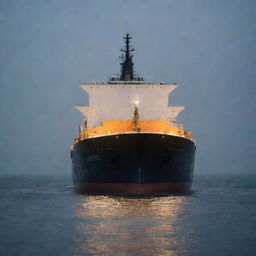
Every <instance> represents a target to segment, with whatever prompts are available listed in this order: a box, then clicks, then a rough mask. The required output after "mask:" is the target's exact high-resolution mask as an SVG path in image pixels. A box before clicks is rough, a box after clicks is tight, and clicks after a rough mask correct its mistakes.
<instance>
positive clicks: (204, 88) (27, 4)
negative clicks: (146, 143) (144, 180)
mask: <svg viewBox="0 0 256 256" xmlns="http://www.w3.org/2000/svg"><path fill="white" fill-rule="evenodd" d="M125 33H130V34H131V35H132V37H133V39H132V44H133V46H134V47H135V53H134V55H135V57H134V62H135V70H136V71H137V73H138V74H139V75H140V76H142V77H144V79H145V80H146V81H148V82H161V81H165V82H178V83H179V85H180V87H179V88H177V89H176V90H175V91H174V92H173V93H172V94H171V97H170V102H171V104H184V105H185V107H186V109H185V110H184V111H183V112H182V113H181V114H180V116H179V119H178V120H179V122H181V123H183V124H184V125H185V128H186V129H188V130H191V131H192V133H193V136H194V138H195V139H196V142H197V152H196V165H195V172H196V173H198V174H201V173H226V174H228V173H240V172H241V173H255V171H256V170H255V166H256V164H255V162H256V149H255V148H256V147H255V145H256V121H255V119H256V1H255V0H252V1H249V0H232V1H230V0H207V1H206V0H144V1H142V0H127V1H121V0H108V1H104V0H101V1H100V0H90V1H89V0H37V1H35V0H16V1H15V0H0V36H1V39H0V61H1V66H0V97H1V98H0V120H1V121H0V145H1V148H0V172H1V173H7V174H23V173H29V174H46V173H47V174H48V173H53V174H70V173H71V161H70V145H71V144H72V142H73V138H74V137H75V136H77V131H78V129H77V126H78V124H80V123H81V122H82V116H81V114H80V113H79V112H78V111H77V110H75V109H74V106H75V105H77V104H86V102H87V96H86V94H85V93H84V92H83V91H82V90H81V88H80V87H79V82H80V81H81V82H89V81H92V80H95V81H98V82H104V81H107V79H108V77H109V76H111V75H113V74H114V73H117V72H119V70H120V65H119V59H118V56H120V48H121V46H122V44H123V42H122V36H123V35H124V34H125Z"/></svg>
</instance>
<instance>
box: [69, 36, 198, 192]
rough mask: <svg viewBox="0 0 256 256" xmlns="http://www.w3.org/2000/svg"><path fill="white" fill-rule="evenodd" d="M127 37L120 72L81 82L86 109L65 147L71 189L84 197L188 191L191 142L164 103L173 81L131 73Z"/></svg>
mask: <svg viewBox="0 0 256 256" xmlns="http://www.w3.org/2000/svg"><path fill="white" fill-rule="evenodd" d="M130 40H131V36H130V35H129V34H126V35H125V36H124V43H125V45H124V47H123V48H122V49H121V52H122V55H121V57H120V58H121V63H120V64H121V72H120V74H119V75H116V76H115V77H112V78H110V79H109V80H108V82H106V83H97V82H91V83H81V84H80V87H81V88H82V89H83V90H84V91H85V92H86V93H87V94H88V96H89V102H88V105H78V106H76V109H78V110H79V111H80V112H81V113H82V115H83V119H84V120H83V124H82V125H79V134H78V137H77V138H75V140H74V144H73V145H72V146H71V159H72V177H73V183H74V188H75V189H76V190H77V191H78V192H80V193H85V194H128V195H155V194H168V193H186V192H189V191H190V189H191V185H192V180H193V173H194V159H195V150H196V146H195V141H194V139H193V138H192V135H191V132H189V131H185V130H184V127H183V125H182V124H178V123H177V122H176V118H177V116H178V114H179V113H180V112H181V111H182V110H183V109H184V106H183V105H180V106H173V105H170V104H169V100H168V98H169V94H170V93H171V92H172V91H173V90H174V89H175V88H177V86H178V85H177V84H176V83H162V82H161V83H148V82H145V81H144V79H143V78H141V77H139V76H137V75H136V74H135V72H134V63H133V55H132V52H133V51H134V48H132V47H131V45H130Z"/></svg>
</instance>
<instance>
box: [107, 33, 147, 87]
mask: <svg viewBox="0 0 256 256" xmlns="http://www.w3.org/2000/svg"><path fill="white" fill-rule="evenodd" d="M123 38H124V43H125V45H124V47H123V48H122V49H121V52H122V54H121V56H120V57H119V58H120V59H121V60H122V62H121V63H120V65H121V74H120V75H117V76H116V77H110V80H109V83H115V82H118V81H141V82H142V83H143V81H144V80H143V78H142V77H138V76H137V75H136V74H135V72H134V70H133V65H134V64H133V61H132V58H133V55H132V54H131V53H132V52H133V51H134V48H133V47H131V45H130V40H131V39H132V37H131V36H130V35H129V34H126V35H125V36H124V37H123Z"/></svg>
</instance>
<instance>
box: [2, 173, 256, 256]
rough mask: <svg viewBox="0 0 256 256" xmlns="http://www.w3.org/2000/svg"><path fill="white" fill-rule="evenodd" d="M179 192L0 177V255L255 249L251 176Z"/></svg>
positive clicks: (255, 192)
mask: <svg viewBox="0 0 256 256" xmlns="http://www.w3.org/2000/svg"><path fill="white" fill-rule="evenodd" d="M193 191H194V192H193V193H192V194H191V195H186V196H166V197H150V198H127V197H109V196H82V195H78V194H76V193H74V191H73V189H72V184H71V180H70V178H68V177H50V176H49V177H38V176H37V177H36V176H34V177H33V176H19V177H15V176H14V177H7V176H0V255H1V256H16V255H17V256H22V255H26V256H30V255H46V256H48V255H59V256H66V255H76V256H79V255H121V256H122V255H147V256H148V255H173V256H176V255H189V256H191V255H192V256H193V255H196V256H200V255H202V256H204V255H225V256H226V255H227V256H229V255H230V256H231V255H232V256H234V255H243V256H247V255H248V256H249V255H253V256H254V255H256V176H198V177H195V180H194V186H193Z"/></svg>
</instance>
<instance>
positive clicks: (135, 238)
mask: <svg viewBox="0 0 256 256" xmlns="http://www.w3.org/2000/svg"><path fill="white" fill-rule="evenodd" d="M185 203H186V198H185V197H183V196H176V197H175V196H169V197H155V198H127V197H107V196H81V200H80V201H79V203H78V205H77V209H76V213H75V214H76V216H75V217H76V221H75V223H76V226H75V236H74V240H75V241H74V242H75V255H76V256H80V255H88V254H89V255H106V256H108V255H111V256H112V255H120V256H123V255H125V256H130V255H131V256H132V255H159V256H160V255H161V256H162V255H172V256H176V255H180V253H181V252H183V251H184V250H185V246H184V242H185V241H184V238H183V237H182V236H181V235H180V234H179V225H177V223H179V222H180V221H182V218H183V217H182V210H183V208H184V204H185Z"/></svg>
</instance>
